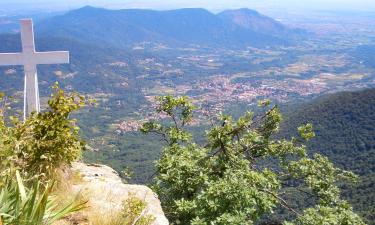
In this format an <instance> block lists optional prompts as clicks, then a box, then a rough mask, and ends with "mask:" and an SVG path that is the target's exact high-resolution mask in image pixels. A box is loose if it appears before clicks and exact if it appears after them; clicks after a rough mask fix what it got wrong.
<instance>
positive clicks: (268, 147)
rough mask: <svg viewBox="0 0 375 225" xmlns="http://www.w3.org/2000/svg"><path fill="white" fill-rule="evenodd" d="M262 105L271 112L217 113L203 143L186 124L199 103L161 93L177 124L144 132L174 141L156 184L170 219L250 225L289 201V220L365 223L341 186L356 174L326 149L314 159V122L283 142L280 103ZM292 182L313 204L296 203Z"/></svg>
mask: <svg viewBox="0 0 375 225" xmlns="http://www.w3.org/2000/svg"><path fill="white" fill-rule="evenodd" d="M260 106H261V107H262V108H264V114H262V115H259V116H255V115H254V114H253V113H251V112H248V113H246V114H245V115H244V116H242V117H240V118H239V119H238V120H234V119H233V118H232V117H230V116H227V115H219V116H218V117H217V118H213V119H212V121H214V123H213V125H212V128H211V129H210V130H208V131H207V132H206V134H207V143H206V144H204V145H199V144H197V143H195V142H194V141H193V140H192V135H191V134H190V133H189V132H188V131H187V129H186V125H187V124H188V123H189V122H190V121H191V120H192V115H193V114H192V113H193V110H194V106H193V105H192V104H191V103H189V101H188V100H187V99H186V98H183V97H179V98H173V97H171V96H167V97H160V98H159V106H158V108H157V111H158V112H159V113H163V114H166V115H168V116H169V117H170V118H171V123H167V121H164V122H163V123H157V122H155V121H149V122H147V123H145V124H144V125H143V128H142V132H144V133H155V134H158V135H161V136H162V137H163V139H164V140H165V142H166V144H167V145H166V147H165V149H164V150H163V153H162V157H161V159H160V160H159V161H158V162H157V163H156V169H157V176H156V179H155V185H154V189H155V190H156V192H157V193H158V194H159V197H160V198H161V201H162V204H163V207H164V209H165V212H166V214H167V216H168V217H169V219H170V221H171V222H172V223H174V224H195V225H198V224H199V225H204V224H223V225H225V224H238V225H245V224H249V225H250V224H255V223H257V222H259V221H260V220H261V219H262V218H267V217H268V216H269V215H271V214H272V213H273V212H274V210H275V209H277V208H279V207H281V208H284V209H286V210H288V211H289V212H290V214H291V216H292V218H294V219H292V222H285V224H288V225H290V224H296V225H297V224H298V225H310V224H332V225H341V224H348V225H349V224H351V225H360V224H364V223H363V221H362V220H361V218H359V217H358V216H357V215H356V214H355V213H353V211H352V208H351V207H350V205H349V204H348V203H347V202H345V201H344V200H342V199H341V198H340V190H339V188H338V187H337V184H338V183H339V182H343V181H354V180H355V178H356V176H355V175H354V174H353V173H351V172H347V171H343V170H340V169H337V168H336V167H334V165H333V164H332V163H331V162H330V161H329V160H328V159H327V158H326V157H324V156H322V155H319V154H315V155H314V157H313V158H310V157H308V155H307V152H306V148H305V146H304V145H303V143H304V142H305V141H307V140H309V139H310V138H313V137H314V132H313V128H312V125H311V124H308V125H306V126H303V127H301V128H299V129H298V131H299V132H300V136H301V138H295V137H293V138H292V139H291V140H286V139H282V140H275V139H274V138H273V136H274V134H275V133H277V131H278V129H279V125H280V123H281V120H282V117H281V114H280V112H279V109H278V107H277V106H273V107H272V108H270V102H268V101H264V102H261V103H260ZM169 124H170V125H169ZM286 188H289V189H290V188H294V189H296V190H298V191H299V192H300V193H301V194H302V195H303V196H304V200H306V201H310V202H312V204H311V207H310V208H307V209H299V208H296V207H294V205H295V204H293V202H290V201H289V200H288V199H286V197H285V196H284V192H283V191H284V190H285V189H286ZM314 221H315V222H314Z"/></svg>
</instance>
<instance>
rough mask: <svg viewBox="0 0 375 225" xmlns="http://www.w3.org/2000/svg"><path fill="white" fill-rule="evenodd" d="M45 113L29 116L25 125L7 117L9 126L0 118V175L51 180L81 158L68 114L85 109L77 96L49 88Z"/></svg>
mask: <svg viewBox="0 0 375 225" xmlns="http://www.w3.org/2000/svg"><path fill="white" fill-rule="evenodd" d="M51 97H52V98H51V99H50V100H49V101H48V106H49V107H48V109H47V110H46V111H44V112H41V113H32V115H31V116H30V117H29V118H27V120H26V121H25V122H21V121H20V120H19V119H18V118H16V117H12V116H10V117H9V119H10V121H11V124H12V125H11V126H7V124H6V123H5V122H4V120H5V118H4V116H3V115H0V116H1V117H0V132H1V134H0V136H1V138H0V160H1V164H2V165H0V169H1V170H0V171H1V172H3V173H5V171H8V172H9V169H8V168H17V169H18V170H20V171H21V172H22V174H23V175H24V176H27V177H32V176H34V175H36V176H39V177H41V176H44V177H45V179H47V180H48V179H49V178H51V177H53V175H54V173H55V171H56V169H57V168H59V167H60V166H61V165H64V164H70V163H71V162H72V161H74V160H77V159H79V158H80V157H81V153H82V150H83V148H84V143H83V141H82V140H81V139H80V137H79V128H78V127H77V126H76V121H75V120H74V119H70V118H69V117H70V114H71V113H72V112H74V111H76V110H78V109H79V108H80V107H83V106H84V105H85V102H86V99H85V98H84V97H83V96H81V95H78V94H77V93H71V94H67V93H65V92H64V91H63V90H61V89H59V87H58V85H57V84H56V85H55V86H53V94H52V96H51Z"/></svg>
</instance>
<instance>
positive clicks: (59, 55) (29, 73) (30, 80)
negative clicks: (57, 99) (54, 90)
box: [0, 19, 69, 120]
mask: <svg viewBox="0 0 375 225" xmlns="http://www.w3.org/2000/svg"><path fill="white" fill-rule="evenodd" d="M21 40H22V52H20V53H0V66H10V65H21V66H24V72H25V86H24V108H23V110H24V120H26V117H27V116H29V115H30V113H31V112H33V111H36V112H39V111H40V102H39V88H38V76H37V70H36V65H37V64H60V63H69V52H66V51H57V52H35V43H34V32H33V21H32V20H31V19H23V20H21Z"/></svg>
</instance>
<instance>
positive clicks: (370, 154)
mask: <svg viewBox="0 0 375 225" xmlns="http://www.w3.org/2000/svg"><path fill="white" fill-rule="evenodd" d="M288 110H290V112H289V113H286V114H285V121H284V123H283V126H282V133H283V135H285V136H290V135H292V134H294V133H293V131H295V130H296V128H297V127H298V126H299V125H300V124H304V123H312V124H313V125H314V131H315V133H316V137H315V138H313V139H312V140H311V141H310V142H309V143H308V147H309V149H310V150H311V152H320V153H323V154H324V155H327V156H328V157H329V158H330V159H331V160H332V161H333V162H335V163H336V164H337V165H338V166H340V167H341V168H344V169H347V170H352V171H353V172H355V173H357V174H358V175H360V179H359V182H358V184H357V185H356V186H353V187H345V192H344V195H345V197H346V198H348V199H350V201H352V203H353V206H354V208H355V209H357V210H359V211H360V213H361V214H362V215H364V216H366V218H367V219H368V222H369V223H370V224H374V221H375V216H374V215H375V210H374V208H373V206H374V204H375V194H374V190H375V89H369V90H364V91H359V92H343V93H337V94H332V95H326V96H323V97H321V98H319V99H317V100H315V101H313V102H311V103H307V104H303V105H301V106H299V107H298V108H297V109H296V110H293V111H291V109H288Z"/></svg>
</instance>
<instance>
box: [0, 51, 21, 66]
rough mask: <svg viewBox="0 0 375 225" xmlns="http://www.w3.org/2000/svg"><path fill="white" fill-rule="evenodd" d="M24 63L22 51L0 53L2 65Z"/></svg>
mask: <svg viewBox="0 0 375 225" xmlns="http://www.w3.org/2000/svg"><path fill="white" fill-rule="evenodd" d="M15 65H23V57H22V54H21V53H0V66H15Z"/></svg>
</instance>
